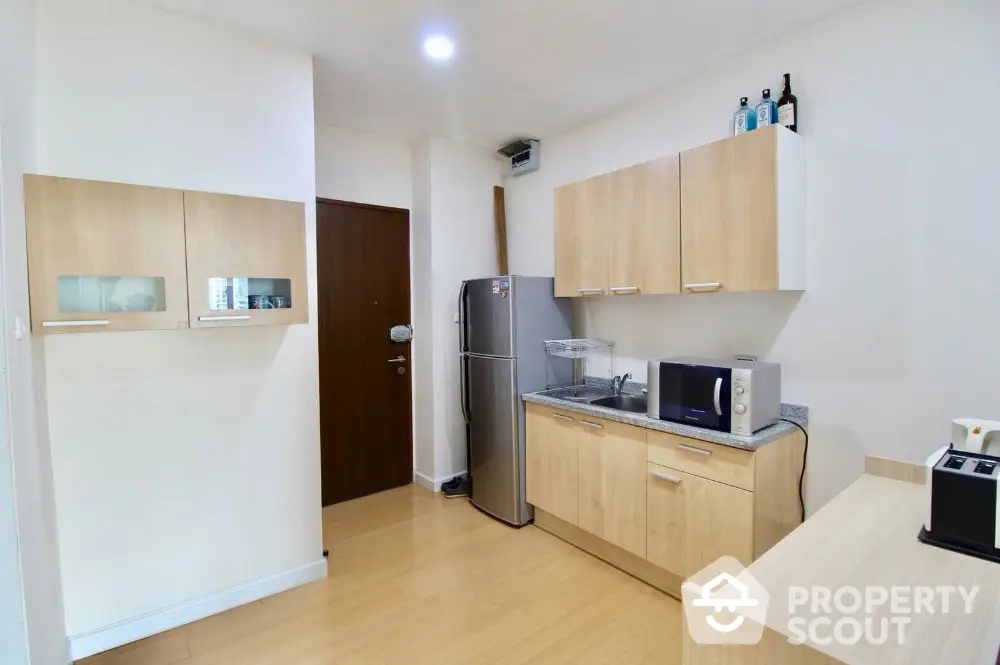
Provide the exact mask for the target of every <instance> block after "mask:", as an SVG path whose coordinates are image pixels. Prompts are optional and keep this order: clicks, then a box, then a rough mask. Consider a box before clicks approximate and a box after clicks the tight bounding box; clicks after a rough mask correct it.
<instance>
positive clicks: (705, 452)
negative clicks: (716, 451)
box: [677, 443, 712, 457]
mask: <svg viewBox="0 0 1000 665" xmlns="http://www.w3.org/2000/svg"><path fill="white" fill-rule="evenodd" d="M677 447H678V448H680V449H681V450H686V451H687V452H689V453H697V454H698V455H705V456H706V457H707V456H709V455H711V454H712V451H711V450H702V449H701V448H695V447H694V446H685V445H684V444H683V443H678V444H677Z"/></svg>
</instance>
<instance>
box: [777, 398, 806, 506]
mask: <svg viewBox="0 0 1000 665" xmlns="http://www.w3.org/2000/svg"><path fill="white" fill-rule="evenodd" d="M778 420H783V421H784V422H786V423H791V424H793V425H795V426H796V427H798V428H799V429H800V430H802V434H803V436H805V437H806V445H805V448H803V450H802V472H801V473H800V474H799V508H800V509H801V511H802V521H803V522H805V521H806V499H805V496H804V495H803V493H802V486H803V484H804V482H805V479H806V460H807V459H808V457H809V432H807V431H806V428H805V427H803V426H802V425H800V424H798V423H797V422H795V421H794V420H789V419H788V418H778Z"/></svg>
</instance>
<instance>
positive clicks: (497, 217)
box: [493, 186, 508, 275]
mask: <svg viewBox="0 0 1000 665" xmlns="http://www.w3.org/2000/svg"><path fill="white" fill-rule="evenodd" d="M493 222H494V224H495V226H496V231H497V267H498V268H499V272H500V274H501V275H506V274H507V271H508V270H507V206H506V205H505V203H504V192H503V187H500V186H496V187H494V188H493Z"/></svg>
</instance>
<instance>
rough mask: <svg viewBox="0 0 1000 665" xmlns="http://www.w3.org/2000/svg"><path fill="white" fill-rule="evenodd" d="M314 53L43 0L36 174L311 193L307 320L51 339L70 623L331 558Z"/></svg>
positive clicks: (142, 13) (78, 625)
mask: <svg viewBox="0 0 1000 665" xmlns="http://www.w3.org/2000/svg"><path fill="white" fill-rule="evenodd" d="M314 148H315V137H314V120H313V97H312V60H311V57H310V56H309V55H308V54H305V53H299V52H295V51H292V50H289V49H286V48H284V47H281V46H278V45H274V44H271V43H269V42H266V41H262V40H259V39H256V38H251V37H247V36H243V35H241V34H238V33H235V32H230V31H228V30H226V29H222V28H219V27H215V26H212V25H209V24H206V23H201V22H199V21H197V20H193V19H189V18H185V17H183V16H180V15H177V14H172V13H167V12H162V11H159V10H156V9H151V8H148V7H146V6H143V5H140V4H137V3H132V2H125V1H124V0H95V1H93V2H86V3H81V2H78V1H75V0H41V1H40V2H39V16H38V169H39V171H41V172H43V173H48V174H58V175H63V176H71V177H80V178H92V179H99V180H112V181H123V182H134V183H143V184H149V185H159V186H166V187H178V188H187V189H198V190H207V191H214V192H225V193H232V194H242V195H253V196H263V197H272V198H281V199H290V200H295V201H302V202H304V203H305V205H306V212H307V250H308V275H309V289H310V298H311V302H312V308H313V311H312V312H311V320H312V322H313V323H311V324H309V325H300V326H291V327H287V328H255V329H227V330H189V331H169V332H168V331H164V332H145V333H118V334H81V335H63V336H55V337H48V338H46V339H45V353H46V361H47V374H46V378H47V384H48V385H47V392H48V414H49V425H50V429H51V440H52V453H53V455H52V456H53V467H54V475H55V487H56V498H57V505H58V507H59V516H58V517H59V520H58V523H59V538H60V545H61V565H62V574H63V580H64V585H65V603H66V623H67V630H68V632H69V634H70V635H71V636H74V635H79V634H81V633H85V632H87V631H93V630H96V629H100V628H102V627H105V626H108V625H110V624H114V623H115V622H120V621H125V620H128V619H131V618H134V617H137V616H139V615H143V614H146V613H149V612H155V611H157V610H161V609H163V608H166V607H169V606H173V605H175V604H177V603H181V602H184V601H187V600H190V599H195V598H199V597H202V596H205V595H207V594H210V593H213V592H216V591H219V590H224V589H227V588H230V587H233V586H235V585H238V584H241V583H244V582H247V581H250V580H254V579H257V578H263V577H266V576H270V575H274V574H278V573H281V572H284V571H288V570H291V569H295V568H297V567H300V566H305V565H308V564H311V563H314V562H316V561H317V560H320V561H321V550H322V543H321V532H320V531H321V516H320V476H319V431H318V429H319V425H318V421H319V416H318V397H317V357H316V355H317V351H316V325H315V321H316V313H315V304H316V299H315V295H316V290H315V284H316V281H315V276H316V272H315V204H314V198H315V154H314Z"/></svg>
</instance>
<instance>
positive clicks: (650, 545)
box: [646, 464, 753, 577]
mask: <svg viewBox="0 0 1000 665" xmlns="http://www.w3.org/2000/svg"><path fill="white" fill-rule="evenodd" d="M646 472H647V476H646V483H647V489H646V559H647V560H648V561H649V562H650V563H652V564H654V565H656V566H659V567H660V568H663V569H665V570H668V571H670V572H671V573H673V574H675V575H679V576H681V577H690V576H691V575H693V574H695V573H696V572H698V571H699V570H701V569H702V568H704V567H705V566H707V565H708V564H710V563H712V562H713V561H715V560H716V559H718V558H720V557H722V556H731V557H735V558H737V559H739V561H740V562H741V563H742V564H743V565H745V566H748V565H750V563H751V561H753V493H752V492H747V491H746V490H741V489H738V488H736V487H731V486H729V485H724V484H722V483H717V482H715V481H713V480H707V479H705V478H699V477H698V476H693V475H691V474H688V473H684V472H682V471H677V470H675V469H668V468H666V467H661V466H657V465H655V464H647V465H646Z"/></svg>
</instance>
